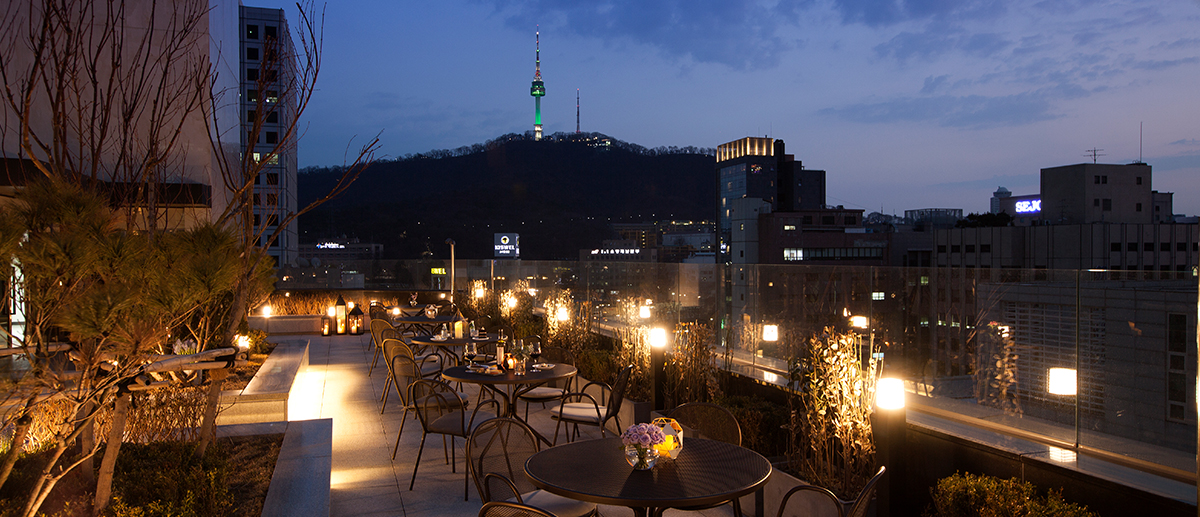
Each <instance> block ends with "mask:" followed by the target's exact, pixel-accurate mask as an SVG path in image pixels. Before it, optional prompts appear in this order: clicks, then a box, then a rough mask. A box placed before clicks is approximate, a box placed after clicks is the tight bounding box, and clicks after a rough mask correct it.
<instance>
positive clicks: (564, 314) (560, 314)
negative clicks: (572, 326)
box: [554, 307, 571, 321]
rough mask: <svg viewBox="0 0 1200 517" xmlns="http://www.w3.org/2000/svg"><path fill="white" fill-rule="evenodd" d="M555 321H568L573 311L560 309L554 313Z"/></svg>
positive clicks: (564, 308)
mask: <svg viewBox="0 0 1200 517" xmlns="http://www.w3.org/2000/svg"><path fill="white" fill-rule="evenodd" d="M554 319H556V320H558V321H568V320H570V319H571V311H569V310H567V308H566V307H559V308H558V310H556V311H554Z"/></svg>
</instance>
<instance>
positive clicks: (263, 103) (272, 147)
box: [239, 6, 299, 265]
mask: <svg viewBox="0 0 1200 517" xmlns="http://www.w3.org/2000/svg"><path fill="white" fill-rule="evenodd" d="M240 13H241V14H240V26H241V37H240V41H241V45H240V49H239V50H240V56H241V67H240V70H239V74H240V77H241V92H242V95H241V107H242V111H241V115H242V129H243V130H242V132H241V133H242V152H243V153H244V156H249V157H250V158H251V159H252V160H254V161H255V162H258V163H259V164H261V165H262V169H261V171H260V173H259V174H258V177H256V178H255V179H254V210H253V212H254V215H253V217H254V228H255V230H256V231H257V232H258V233H259V235H261V236H262V237H261V238H262V239H264V242H263V244H266V242H265V238H266V237H267V236H269V235H271V233H273V232H274V231H275V230H276V229H277V228H278V225H279V223H280V221H283V220H284V219H285V218H286V217H287V216H288V215H289V214H293V213H295V212H296V210H297V209H298V208H297V206H296V204H297V202H296V166H297V161H296V160H297V158H296V134H295V131H294V130H293V128H294V124H293V123H292V122H293V119H294V118H295V117H296V98H295V95H296V94H297V93H298V92H295V91H294V85H295V81H294V78H295V75H296V70H295V61H294V60H293V59H292V56H294V55H295V49H294V48H293V44H292V38H291V36H290V34H289V33H288V23H287V18H286V17H285V16H284V12H283V10H282V9H266V8H259V7H247V6H241V7H240ZM296 226H297V223H296V220H295V219H293V220H292V221H291V222H290V223H288V225H287V226H286V227H285V229H284V231H283V232H281V233H280V234H279V238H278V239H276V240H275V242H273V243H270V246H269V247H268V248H267V254H268V255H270V256H271V257H273V258H274V259H275V263H276V264H277V265H287V264H291V263H293V262H294V261H295V260H296V257H297V256H298V255H297V250H298V244H299V240H298V234H297V230H296Z"/></svg>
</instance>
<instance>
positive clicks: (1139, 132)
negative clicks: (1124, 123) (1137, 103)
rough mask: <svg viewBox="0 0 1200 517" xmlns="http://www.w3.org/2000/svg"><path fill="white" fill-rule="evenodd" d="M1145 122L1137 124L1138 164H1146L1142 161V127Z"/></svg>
mask: <svg viewBox="0 0 1200 517" xmlns="http://www.w3.org/2000/svg"><path fill="white" fill-rule="evenodd" d="M1144 124H1145V122H1138V163H1146V162H1143V161H1142V125H1144Z"/></svg>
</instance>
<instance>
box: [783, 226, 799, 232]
mask: <svg viewBox="0 0 1200 517" xmlns="http://www.w3.org/2000/svg"><path fill="white" fill-rule="evenodd" d="M783 231H785V232H794V231H796V225H794V224H785V225H783Z"/></svg>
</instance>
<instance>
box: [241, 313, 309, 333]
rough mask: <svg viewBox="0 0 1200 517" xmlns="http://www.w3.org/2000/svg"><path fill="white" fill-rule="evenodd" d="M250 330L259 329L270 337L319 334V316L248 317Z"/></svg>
mask: <svg viewBox="0 0 1200 517" xmlns="http://www.w3.org/2000/svg"><path fill="white" fill-rule="evenodd" d="M248 322H249V323H250V328H252V329H259V330H262V331H264V332H266V333H267V334H270V335H272V336H283V335H296V334H320V333H321V315H319V314H306V315H300V316H271V317H266V316H250V318H249V319H248Z"/></svg>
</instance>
